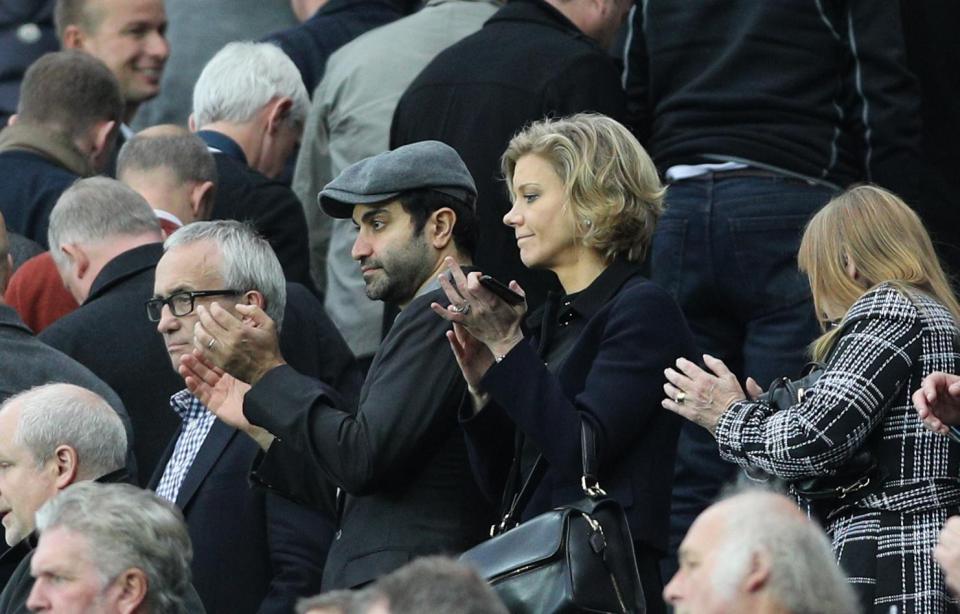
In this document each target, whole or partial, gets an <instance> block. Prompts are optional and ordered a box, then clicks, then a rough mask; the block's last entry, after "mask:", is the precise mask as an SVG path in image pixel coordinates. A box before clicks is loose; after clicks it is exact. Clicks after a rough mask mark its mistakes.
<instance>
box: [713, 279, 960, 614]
mask: <svg viewBox="0 0 960 614" xmlns="http://www.w3.org/2000/svg"><path fill="white" fill-rule="evenodd" d="M845 326H846V332H844V333H843V335H842V336H841V337H840V339H838V341H837V343H836V347H835V350H834V351H833V353H832V355H831V357H830V359H829V362H828V363H827V366H826V370H825V372H824V374H823V375H822V376H821V377H820V379H819V380H818V381H817V383H816V386H815V387H814V389H813V392H812V394H811V395H809V396H808V397H807V399H806V400H804V401H803V402H802V403H800V404H798V405H795V406H793V407H791V408H789V409H787V410H783V411H779V412H776V413H774V411H773V410H772V409H771V408H770V407H769V406H768V405H766V404H764V403H761V402H753V401H740V402H737V403H734V404H733V405H731V406H730V408H728V410H727V411H726V412H725V413H724V414H723V415H722V416H721V418H720V421H719V423H718V425H717V431H716V436H717V442H718V443H719V446H720V454H721V456H723V458H725V459H727V460H729V461H732V462H735V463H737V464H739V465H741V466H744V467H748V466H753V467H758V468H760V469H763V470H764V471H766V472H767V473H770V474H773V475H775V476H777V477H780V478H783V479H787V480H792V479H796V478H801V477H808V476H817V475H828V474H830V473H831V472H833V471H835V470H836V469H837V468H838V467H840V466H841V465H843V463H844V462H846V461H847V460H848V459H850V458H851V457H852V456H853V455H854V453H855V452H856V451H857V450H858V449H859V448H860V447H861V446H864V445H866V446H869V448H870V449H871V450H872V451H873V453H874V456H875V457H876V458H877V460H878V462H879V463H880V464H881V465H882V466H883V467H884V469H885V470H886V472H887V477H886V479H885V481H884V483H883V486H882V488H881V489H880V490H879V491H878V492H876V493H875V494H872V495H870V496H868V497H866V498H865V499H863V500H861V501H858V502H857V503H856V505H855V506H849V505H848V506H846V507H843V508H840V509H839V510H837V511H835V512H834V513H832V514H831V516H830V517H829V520H828V522H827V527H826V529H827V532H828V534H829V535H830V537H831V539H832V541H833V546H834V550H835V552H836V553H837V556H838V558H839V560H840V563H841V565H842V566H843V568H844V570H845V571H846V573H847V575H848V576H849V577H850V582H851V583H852V584H854V585H855V587H856V588H857V589H858V591H859V592H860V595H861V598H862V599H863V601H864V604H865V605H867V607H868V611H871V612H883V613H884V614H887V613H888V612H890V611H891V609H890V608H891V606H896V607H897V611H898V612H899V613H900V614H902V613H904V612H946V611H950V610H952V606H951V605H950V604H951V603H953V601H952V600H951V598H950V596H949V593H948V592H947V589H946V587H945V585H944V582H943V578H942V576H941V574H940V571H939V569H938V568H937V566H936V564H935V563H934V561H933V559H932V556H931V549H932V548H933V546H934V545H935V543H936V540H937V535H938V533H939V531H940V529H941V527H942V526H943V523H944V521H945V520H946V518H947V516H948V515H951V514H956V513H958V512H960V445H958V444H956V443H953V442H951V441H950V440H949V439H947V438H946V437H943V436H941V435H938V434H935V433H931V432H930V431H927V430H926V429H925V428H924V427H923V426H922V424H921V423H920V420H919V419H918V418H917V416H916V413H915V411H914V408H913V403H912V402H911V400H910V396H911V394H912V393H913V391H915V390H916V389H917V388H919V386H920V381H921V380H922V379H923V377H924V376H925V375H927V374H929V373H931V372H932V371H946V372H949V373H958V372H960V371H958V367H960V355H958V349H960V348H958V347H957V345H956V341H955V340H956V338H957V334H958V333H957V325H956V323H955V322H954V320H953V318H952V316H951V314H950V312H949V311H948V310H947V309H946V308H945V307H944V306H943V305H941V304H940V303H939V302H937V301H935V300H934V299H931V298H929V297H928V296H926V295H924V294H922V293H920V292H911V297H909V298H908V297H907V296H905V295H904V294H903V293H902V292H901V291H900V290H898V289H897V288H895V287H893V286H892V285H890V284H881V285H880V286H878V287H876V288H874V289H873V290H871V291H870V292H868V293H866V294H865V295H864V296H862V297H861V298H860V299H859V300H858V301H857V302H856V303H854V304H853V306H852V307H851V308H850V310H849V311H848V312H847V314H846V316H845ZM871 604H872V605H871Z"/></svg>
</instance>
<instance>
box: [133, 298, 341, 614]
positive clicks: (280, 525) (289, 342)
mask: <svg viewBox="0 0 960 614" xmlns="http://www.w3.org/2000/svg"><path fill="white" fill-rule="evenodd" d="M280 345H281V347H282V348H287V349H288V351H289V354H287V355H286V356H287V359H288V360H289V361H290V362H291V364H293V365H296V366H297V368H298V369H301V370H303V371H304V372H305V373H310V374H311V375H312V376H314V377H318V378H320V379H321V381H324V382H326V383H327V384H329V385H331V386H338V387H339V388H340V389H341V390H342V391H343V396H344V397H345V398H348V399H349V398H356V395H357V387H358V385H359V376H358V371H357V368H356V363H355V361H354V360H353V355H352V354H351V353H350V349H349V348H348V347H347V344H346V342H345V341H344V340H343V337H341V336H340V333H339V332H338V331H337V330H336V328H335V327H334V325H333V322H331V321H330V319H329V318H328V317H327V315H326V313H324V311H323V308H322V306H321V305H320V302H319V300H318V299H317V298H316V297H315V296H313V295H312V294H311V293H310V292H309V291H308V290H307V289H306V288H304V287H303V286H300V285H298V284H287V305H286V309H285V311H284V323H283V327H282V329H281V333H280ZM333 394H337V393H333ZM337 396H339V395H337ZM168 411H170V413H171V414H172V413H173V411H172V410H170V409H168ZM179 435H180V432H179V430H178V432H177V434H176V436H175V437H173V439H172V440H171V441H170V444H169V445H168V446H167V449H166V451H165V452H164V454H163V456H162V457H161V458H160V462H159V463H158V464H157V469H156V471H155V473H154V475H153V478H152V479H151V480H150V487H151V488H156V486H157V484H159V482H160V478H161V477H162V475H163V471H164V468H165V467H166V465H167V461H169V459H170V456H171V455H172V453H173V449H174V446H175V445H176V441H177V438H178V437H179ZM259 451H260V448H259V447H258V446H257V445H256V443H254V441H253V440H252V439H250V438H249V437H248V436H247V435H245V434H244V433H242V432H240V431H238V430H236V429H233V428H232V427H229V426H227V425H226V424H224V423H223V422H220V421H219V420H217V421H216V422H215V423H214V425H213V427H212V428H211V429H210V433H209V434H208V435H207V437H206V439H204V441H203V444H202V445H201V447H200V451H199V452H198V453H197V456H196V458H195V459H194V462H193V464H192V465H191V466H190V469H189V471H188V472H187V475H186V476H185V478H184V481H183V484H182V485H181V487H180V492H179V493H178V495H177V502H176V503H177V505H178V506H179V507H180V509H182V510H183V514H184V518H186V521H187V527H188V528H189V530H190V537H191V539H192V540H193V547H194V559H193V566H192V569H193V582H194V586H195V587H196V588H197V592H198V593H199V594H200V597H201V599H202V600H203V603H204V606H205V607H206V609H207V611H209V612H237V613H242V612H258V613H261V614H266V613H273V612H276V613H278V614H279V613H280V612H283V613H284V614H286V613H288V612H290V611H291V610H292V609H293V606H294V603H295V602H296V599H297V598H298V597H304V596H308V595H310V594H313V593H316V592H318V591H319V588H320V578H321V573H322V570H323V566H324V560H325V559H326V556H327V550H328V548H329V545H330V540H331V538H332V534H333V524H332V521H331V519H330V518H329V516H328V515H323V514H321V513H320V512H318V511H316V510H313V509H310V508H307V507H305V506H303V505H300V504H297V503H294V502H292V501H290V500H287V499H284V498H283V497H280V496H278V495H277V494H274V493H271V492H266V491H264V490H262V489H257V488H251V486H250V483H249V481H248V474H249V471H250V467H251V466H252V464H253V462H254V459H255V458H256V457H257V455H258V453H259ZM332 490H333V489H332V487H330V486H329V485H327V486H326V492H327V493H328V495H327V496H328V498H331V497H332V495H331V494H330V493H332Z"/></svg>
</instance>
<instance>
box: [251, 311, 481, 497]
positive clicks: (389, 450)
mask: <svg viewBox="0 0 960 614" xmlns="http://www.w3.org/2000/svg"><path fill="white" fill-rule="evenodd" d="M431 298H432V299H434V300H437V299H438V298H439V297H437V296H436V295H435V294H434V295H432V296H431V295H427V296H424V297H420V298H418V299H416V300H414V301H413V302H412V303H411V304H410V305H409V306H408V307H407V308H406V309H404V311H403V312H401V314H400V316H399V317H398V318H397V321H396V322H395V323H394V325H393V328H392V329H391V332H390V334H389V335H388V337H387V339H385V340H384V343H383V346H382V347H381V349H380V351H379V352H378V354H377V357H376V359H375V360H374V363H373V365H372V366H371V368H370V372H369V373H368V375H367V381H366V382H365V384H364V390H363V392H362V393H361V399H360V406H359V409H358V411H357V413H356V415H352V414H350V413H347V412H344V411H341V410H339V409H337V408H336V407H334V406H332V404H331V402H330V399H331V398H332V395H331V393H330V391H329V389H328V388H327V387H326V386H325V385H323V384H321V383H320V382H317V381H316V380H312V379H311V378H306V377H304V376H301V375H299V374H297V373H296V372H295V371H293V370H292V369H290V368H289V367H278V368H277V369H274V370H273V371H271V372H269V373H268V374H267V375H266V376H265V377H264V378H263V379H262V380H261V381H260V382H258V383H257V384H256V385H255V386H254V387H253V388H252V389H251V390H250V391H249V392H248V393H247V396H246V400H245V403H244V412H245V414H246V415H247V417H248V418H249V419H250V420H251V421H252V422H253V423H255V424H257V425H259V426H262V427H264V428H266V429H267V430H268V431H270V432H271V433H273V434H274V435H276V436H277V437H279V438H280V439H281V440H283V443H284V444H285V446H289V448H291V449H292V450H296V451H298V452H300V453H302V454H306V455H307V456H309V457H310V458H311V459H313V462H314V463H315V465H316V466H317V467H318V468H319V469H321V470H322V471H323V473H324V474H325V475H326V476H327V477H328V478H329V479H330V480H332V481H333V483H334V484H336V485H337V486H339V487H340V488H342V489H343V490H345V491H346V492H349V493H350V494H353V495H364V494H369V493H370V492H373V491H375V490H376V489H377V487H378V485H379V484H381V483H384V482H387V481H389V480H391V479H393V478H403V477H404V470H405V469H404V467H405V461H406V460H407V459H408V458H410V457H411V456H414V455H416V454H417V453H419V452H420V451H421V450H422V447H423V446H424V445H425V443H426V442H429V441H431V438H432V436H434V435H435V434H436V433H437V429H444V428H447V424H448V423H454V421H455V420H456V416H455V415H454V414H453V412H452V410H451V409H450V408H449V404H450V399H452V398H455V397H458V396H462V395H463V391H464V389H465V384H464V382H463V378H462V376H461V375H460V371H459V369H458V367H457V365H456V361H455V360H453V358H452V354H451V350H450V347H449V345H448V342H447V339H446V336H445V334H444V333H445V330H446V323H445V322H444V320H442V319H441V318H438V317H437V316H436V314H434V313H433V312H432V311H431V310H430V309H429V304H430V300H431ZM272 449H273V448H272V447H271V450H272ZM270 454H271V452H270V451H268V452H267V457H269V456H270ZM301 479H302V476H301Z"/></svg>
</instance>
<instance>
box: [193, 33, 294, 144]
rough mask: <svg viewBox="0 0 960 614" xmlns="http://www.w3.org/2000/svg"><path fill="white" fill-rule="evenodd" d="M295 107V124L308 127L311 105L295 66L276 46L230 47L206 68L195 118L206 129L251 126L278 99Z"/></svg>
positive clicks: (238, 44)
mask: <svg viewBox="0 0 960 614" xmlns="http://www.w3.org/2000/svg"><path fill="white" fill-rule="evenodd" d="M284 96H286V97H289V98H290V99H291V100H292V101H293V105H292V107H291V109H290V119H291V120H293V121H294V122H296V123H297V124H298V125H301V126H302V125H303V123H304V119H305V118H306V116H307V107H308V106H309V104H310V100H309V95H308V94H307V88H306V87H305V86H304V85H303V78H302V77H301V76H300V71H299V70H297V66H296V64H294V63H293V61H292V60H291V59H290V58H289V57H287V54H285V53H284V52H283V51H281V50H280V48H279V47H277V46H276V45H273V44H271V43H252V42H235V43H228V44H227V45H226V46H224V48H223V49H221V50H220V51H219V52H217V54H216V55H215V56H213V58H211V60H210V61H209V62H207V65H206V66H204V68H203V71H202V72H201V73H200V77H199V78H198V79H197V84H196V85H195V86H194V88H193V118H194V122H195V124H196V126H197V127H198V128H202V127H203V126H206V125H207V124H211V123H213V122H218V121H229V122H235V123H242V122H247V121H250V120H251V119H253V118H254V117H255V116H256V114H257V113H258V112H259V111H260V109H262V108H263V107H264V106H266V105H267V103H269V102H270V101H271V100H273V99H274V98H280V97H284Z"/></svg>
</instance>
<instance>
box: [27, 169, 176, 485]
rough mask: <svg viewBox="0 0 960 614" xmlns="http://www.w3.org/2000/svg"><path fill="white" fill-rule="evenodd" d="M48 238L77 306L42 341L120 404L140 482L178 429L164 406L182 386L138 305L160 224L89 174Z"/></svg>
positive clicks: (60, 209)
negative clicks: (90, 373)
mask: <svg viewBox="0 0 960 614" xmlns="http://www.w3.org/2000/svg"><path fill="white" fill-rule="evenodd" d="M49 237H50V249H51V255H52V256H53V261H54V262H55V263H56V265H57V268H58V269H59V271H60V277H61V278H62V279H63V280H64V281H65V282H66V285H67V287H68V288H69V289H70V291H71V293H72V294H73V296H74V298H76V299H77V302H78V303H79V304H80V305H82V307H80V308H79V309H77V310H76V311H74V312H72V313H69V314H67V315H66V316H64V317H63V318H60V319H59V320H58V321H56V322H54V324H53V325H52V326H50V327H48V328H47V329H45V330H44V331H43V333H42V336H41V337H40V340H41V341H43V342H44V343H46V344H47V345H50V346H51V347H54V348H56V349H58V350H60V351H62V352H64V353H65V354H67V355H69V356H70V357H71V358H74V359H75V360H77V361H78V362H80V363H81V364H83V365H84V366H86V367H87V368H89V369H90V370H92V371H93V372H94V373H96V374H97V375H98V376H99V377H101V378H102V379H103V380H104V381H106V382H107V383H108V384H109V385H110V386H112V387H113V388H114V390H116V392H117V394H119V395H120V398H121V399H123V401H124V405H125V406H126V407H128V408H129V411H130V417H131V419H132V421H133V432H134V434H135V437H134V453H135V454H136V457H137V464H138V466H139V467H140V483H142V484H145V483H146V481H147V479H149V478H150V474H151V473H152V472H153V468H154V466H155V465H156V463H157V459H158V458H159V457H160V454H161V453H162V452H163V449H164V447H165V446H166V445H167V442H168V441H169V440H170V437H171V436H172V435H173V433H174V432H175V431H176V429H177V426H178V424H179V420H177V417H176V415H175V414H174V413H173V412H171V411H170V407H169V402H168V401H169V398H170V395H172V394H173V393H174V392H176V391H177V390H180V389H181V388H182V382H181V380H180V378H179V377H177V374H176V373H175V372H174V371H173V370H172V369H170V368H169V367H168V360H167V353H166V351H165V350H164V347H163V343H162V342H161V340H160V339H159V338H158V337H157V333H156V331H155V330H154V327H153V325H152V324H151V323H150V322H149V321H148V320H147V317H146V313H145V312H144V308H143V303H144V301H146V300H147V299H148V298H150V295H151V293H152V291H153V272H154V269H155V268H156V265H157V261H158V260H159V259H160V255H161V254H162V252H163V247H162V244H161V241H162V240H163V236H162V234H161V232H160V223H159V221H158V219H157V216H156V215H154V213H153V210H152V209H151V208H150V206H149V205H148V204H147V202H146V201H145V200H144V199H143V197H142V196H140V195H139V194H137V193H136V192H134V191H133V190H132V189H131V188H129V187H127V186H126V185H124V184H122V183H120V182H119V181H116V180H114V179H107V178H105V177H91V178H89V179H83V180H81V181H79V182H77V183H76V184H74V185H73V186H71V187H70V188H69V189H68V190H67V191H66V192H64V193H63V196H61V198H60V200H59V201H58V202H57V206H56V207H54V209H53V213H52V214H51V215H50V233H49ZM105 323H109V324H110V326H109V327H105V326H104V324H105Z"/></svg>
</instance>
